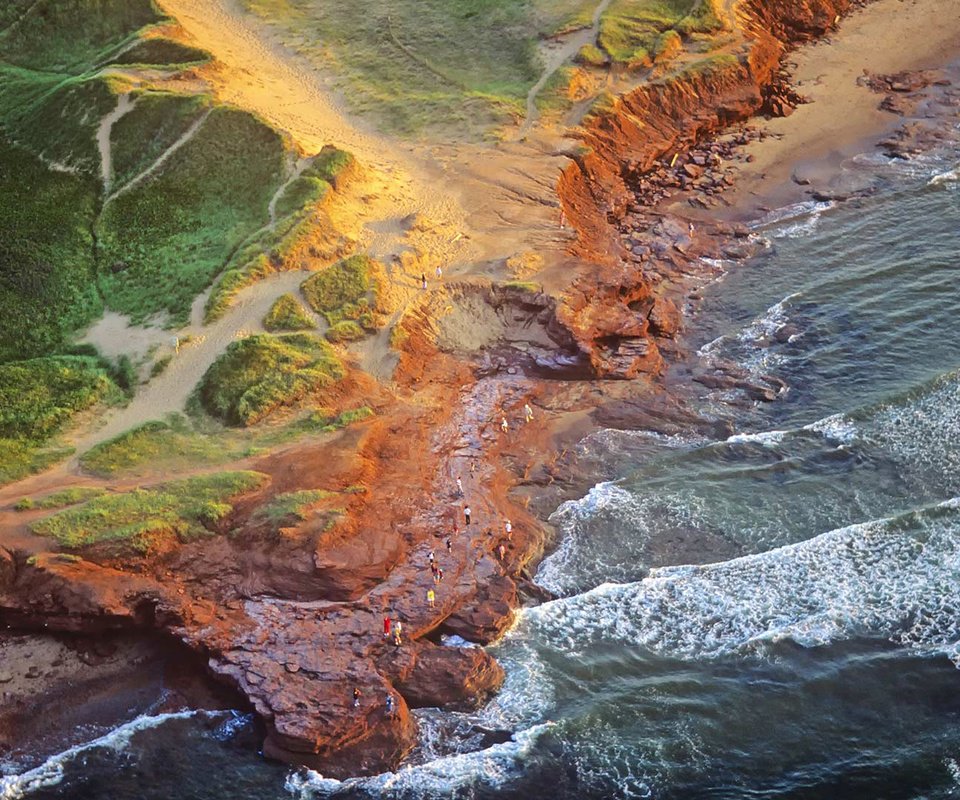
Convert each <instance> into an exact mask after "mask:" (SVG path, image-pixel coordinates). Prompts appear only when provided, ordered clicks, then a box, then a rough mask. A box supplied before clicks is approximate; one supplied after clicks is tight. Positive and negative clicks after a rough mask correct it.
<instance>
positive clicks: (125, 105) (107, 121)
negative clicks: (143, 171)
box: [97, 92, 137, 197]
mask: <svg viewBox="0 0 960 800" xmlns="http://www.w3.org/2000/svg"><path fill="white" fill-rule="evenodd" d="M136 103H137V101H136V100H131V99H130V93H129V92H126V93H125V94H122V95H120V96H119V97H118V98H117V107H116V108H115V109H113V111H111V112H110V113H109V114H107V115H106V116H105V117H104V118H103V119H102V120H100V127H99V128H97V148H98V149H99V151H100V175H101V176H102V177H103V195H104V197H109V196H110V187H111V184H112V183H113V148H112V147H111V145H110V134H111V133H112V132H113V126H114V125H115V124H116V122H117V120H119V119H120V117H122V116H124V115H125V114H128V113H129V112H130V111H132V110H133V107H134V106H135V105H136Z"/></svg>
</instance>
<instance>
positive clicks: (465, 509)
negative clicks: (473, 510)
mask: <svg viewBox="0 0 960 800" xmlns="http://www.w3.org/2000/svg"><path fill="white" fill-rule="evenodd" d="M463 518H464V519H465V520H466V523H465V524H467V525H469V524H470V506H464V507H463Z"/></svg>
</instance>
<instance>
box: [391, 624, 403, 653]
mask: <svg viewBox="0 0 960 800" xmlns="http://www.w3.org/2000/svg"><path fill="white" fill-rule="evenodd" d="M393 643H394V645H395V646H397V647H399V646H400V645H401V644H402V643H403V623H402V622H400V620H394V622H393Z"/></svg>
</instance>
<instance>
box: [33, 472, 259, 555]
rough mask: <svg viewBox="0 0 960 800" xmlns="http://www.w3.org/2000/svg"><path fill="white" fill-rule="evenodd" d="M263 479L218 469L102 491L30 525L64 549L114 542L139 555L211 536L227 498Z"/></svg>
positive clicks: (226, 508) (227, 504)
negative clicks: (163, 544) (157, 547)
mask: <svg viewBox="0 0 960 800" xmlns="http://www.w3.org/2000/svg"><path fill="white" fill-rule="evenodd" d="M268 480H269V479H268V477H267V476H266V475H264V474H263V473H260V472H220V473H215V474H212V475H201V476H197V477H193V478H186V479H184V480H179V481H171V482H170V483H165V484H161V485H159V486H155V487H152V488H150V489H135V490H133V491H130V492H122V493H116V494H106V495H102V496H100V497H96V498H93V499H92V500H88V501H87V502H86V503H84V504H83V505H81V506H77V507H74V508H69V509H67V510H65V511H61V512H59V513H57V514H53V515H52V516H49V517H45V518H44V519H41V520H38V521H37V522H34V523H32V524H31V526H30V528H31V530H32V531H33V532H34V533H37V534H39V535H41V536H50V537H52V538H54V539H56V540H57V541H58V542H59V543H60V544H61V545H62V546H64V547H67V548H70V549H77V548H81V547H88V546H90V545H95V544H101V543H115V544H118V545H120V546H121V547H123V548H124V549H126V548H129V549H132V550H134V551H136V552H140V553H144V552H147V551H149V550H150V548H151V547H152V546H154V545H155V544H157V543H158V542H160V541H163V540H170V539H172V538H174V537H175V538H176V539H178V540H179V541H181V542H186V541H190V540H192V539H196V538H199V537H202V536H208V535H211V529H210V526H212V525H213V524H214V523H216V522H217V521H219V520H221V519H223V518H224V517H225V516H227V515H228V514H229V513H230V512H231V511H232V510H233V506H232V505H231V501H232V500H234V499H235V498H237V497H239V496H240V495H243V494H246V493H249V492H251V491H254V490H256V489H259V488H260V487H262V486H263V485H264V484H265V483H266V482H267V481H268Z"/></svg>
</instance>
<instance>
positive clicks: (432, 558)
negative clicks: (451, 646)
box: [353, 268, 533, 717]
mask: <svg viewBox="0 0 960 800" xmlns="http://www.w3.org/2000/svg"><path fill="white" fill-rule="evenodd" d="M438 272H439V268H438ZM438 277H439V275H438ZM423 283H424V285H426V277H425V276H423ZM523 418H524V422H530V421H531V420H532V419H533V409H531V408H530V405H529V404H528V403H524V405H523ZM500 428H501V430H503V431H504V432H506V431H508V430H509V424H508V422H507V418H506V416H505V415H504V416H502V419H501V423H500ZM474 471H475V467H474V464H472V463H471V465H470V472H471V474H473V472H474ZM455 494H456V496H457V497H458V498H460V499H464V498H465V497H466V494H465V492H464V489H463V478H462V476H459V475H458V476H457V479H456V491H455ZM471 513H472V512H471V509H470V506H469V505H468V504H466V503H465V504H464V506H463V521H464V524H465V525H470V524H471V521H472V518H471ZM503 530H504V534H505V535H506V539H507V541H511V542H512V541H513V523H512V522H511V521H510V520H509V519H505V520H504V523H503ZM458 532H459V529H458V527H457V525H456V523H454V525H453V533H454V535H456V534H457V533H458ZM488 532H489V533H492V531H488ZM444 545H445V547H446V549H447V553H452V552H453V540H452V538H451V536H450V535H447V537H446V539H445V541H444ZM506 553H507V548H506V545H505V544H504V542H502V541H501V542H500V544H499V545H498V546H497V554H498V555H499V557H500V560H501V561H503V560H504V559H505V558H506ZM427 560H428V561H429V565H430V572H431V574H432V576H433V586H430V587H429V588H428V589H427V605H428V606H429V607H430V608H435V607H436V602H437V593H436V591H435V588H434V587H436V586H439V584H440V583H442V582H443V569H442V568H441V567H440V564H439V563H438V562H437V557H436V553H435V552H434V549H433V548H431V549H430V551H429V552H428V553H427ZM383 638H384V640H385V641H389V640H391V639H392V640H393V644H394V646H395V647H400V645H401V644H402V643H403V623H402V622H401V621H400V619H399V617H397V618H393V617H391V616H390V615H389V614H385V615H384V617H383ZM361 696H362V692H361V691H360V689H359V688H358V687H354V689H353V707H354V708H359V707H360V697H361ZM396 707H397V706H396V700H395V699H394V697H393V694H392V693H391V692H389V691H388V692H387V695H386V700H385V709H386V713H387V716H389V717H392V716H393V715H394V713H395V710H396Z"/></svg>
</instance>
